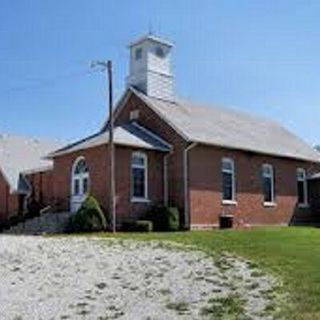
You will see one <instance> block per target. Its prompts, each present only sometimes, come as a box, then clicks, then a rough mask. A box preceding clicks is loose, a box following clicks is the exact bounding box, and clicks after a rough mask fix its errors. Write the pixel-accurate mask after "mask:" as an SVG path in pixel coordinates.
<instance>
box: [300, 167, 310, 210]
mask: <svg viewBox="0 0 320 320" xmlns="http://www.w3.org/2000/svg"><path fill="white" fill-rule="evenodd" d="M300 174H301V176H302V177H301V176H300ZM299 182H303V189H304V199H303V202H301V203H299V202H298V206H299V207H308V206H309V203H308V183H307V174H306V170H305V169H303V168H298V169H297V196H298V201H299V195H298V192H299V189H298V183H299Z"/></svg>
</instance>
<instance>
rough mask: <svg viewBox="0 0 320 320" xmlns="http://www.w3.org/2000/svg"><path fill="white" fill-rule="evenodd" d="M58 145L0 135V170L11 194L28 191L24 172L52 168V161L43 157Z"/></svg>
mask: <svg viewBox="0 0 320 320" xmlns="http://www.w3.org/2000/svg"><path fill="white" fill-rule="evenodd" d="M58 145H59V144H58V143H52V142H44V141H39V140H37V139H32V138H25V137H17V136H11V135H0V170H1V172H2V174H3V176H4V178H5V179H6V180H7V182H8V184H9V186H10V189H11V192H14V191H19V192H20V191H21V192H25V191H26V187H27V185H26V183H25V182H24V181H21V179H22V177H21V174H23V173H24V172H26V171H32V170H47V169H48V168H50V167H52V161H51V160H45V159H43V157H44V156H46V155H47V154H48V153H49V152H50V151H52V150H54V149H56V148H58Z"/></svg>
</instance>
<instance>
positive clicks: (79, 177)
mask: <svg viewBox="0 0 320 320" xmlns="http://www.w3.org/2000/svg"><path fill="white" fill-rule="evenodd" d="M83 160H84V161H85V162H86V159H85V157H83V156H81V157H78V158H77V159H76V160H75V161H74V163H73V166H72V172H71V191H72V195H71V196H72V197H76V196H84V195H88V194H89V192H90V176H89V169H88V171H87V172H85V173H81V174H76V173H75V170H76V168H77V166H78V164H79V162H80V161H83ZM86 163H87V162H86ZM84 179H87V181H88V185H87V192H86V193H83V180H84ZM76 180H78V181H79V193H78V194H75V181H76Z"/></svg>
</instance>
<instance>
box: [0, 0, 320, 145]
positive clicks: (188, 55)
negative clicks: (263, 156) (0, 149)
mask: <svg viewBox="0 0 320 320" xmlns="http://www.w3.org/2000/svg"><path fill="white" fill-rule="evenodd" d="M319 12H320V2H319V1H316V0H315V1H312V0H308V1H303V0H268V1H262V0H241V1H240V0H220V1H215V0H174V1H172V0H170V1H169V0H161V1H153V0H149V1H148V0H136V1H133V0H117V1H107V0H91V1H87V0H86V1H85V0H68V1H51V0H48V1H43V0H32V1H29V0H2V1H1V9H0V132H1V133H11V134H19V135H27V136H36V137H40V138H49V139H52V138H58V139H62V140H68V141H69V140H74V139H77V138H80V137H83V136H84V135H87V134H90V133H93V132H94V131H96V130H97V129H99V128H100V127H101V124H102V123H103V122H104V120H105V118H106V116H107V113H106V104H105V97H106V92H105V77H104V75H103V74H102V73H97V72H96V73H89V72H88V71H90V69H89V64H90V61H91V60H95V59H112V60H113V62H114V70H115V75H114V76H115V95H116V96H117V97H118V96H119V95H120V94H121V93H122V91H123V90H124V79H125V76H126V75H127V68H128V49H127V47H126V46H127V44H128V43H130V42H131V41H132V40H134V39H136V38H137V37H139V36H141V35H142V34H144V33H146V32H147V31H148V28H149V25H152V29H153V31H154V32H155V33H156V34H157V35H161V36H164V37H165V38H168V39H170V40H172V41H173V42H174V43H175V44H176V47H175V52H174V70H175V75H176V83H177V92H178V93H179V95H180V96H183V97H185V98H189V99H192V100H196V101H200V102H204V103H208V104H216V105H225V106H231V107H234V108H237V109H239V110H243V111H246V112H250V113H253V114H257V115H262V116H266V117H269V118H272V119H276V120H278V121H280V122H282V123H283V124H284V125H285V126H286V127H287V128H289V129H290V130H292V131H293V132H295V133H296V134H298V135H300V136H301V137H302V138H304V139H305V140H306V141H308V142H309V143H311V144H315V143H318V142H320V112H319V106H320V58H319V57H320V41H319V39H320V20H319Z"/></svg>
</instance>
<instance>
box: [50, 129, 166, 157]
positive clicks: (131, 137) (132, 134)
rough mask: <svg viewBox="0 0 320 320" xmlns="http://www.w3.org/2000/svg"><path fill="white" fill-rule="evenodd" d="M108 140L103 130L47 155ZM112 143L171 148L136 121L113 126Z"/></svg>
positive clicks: (52, 155)
mask: <svg viewBox="0 0 320 320" xmlns="http://www.w3.org/2000/svg"><path fill="white" fill-rule="evenodd" d="M108 141H109V132H108V131H107V130H105V131H103V132H99V133H97V134H94V135H92V136H89V137H87V138H85V139H83V140H80V141H77V142H75V143H73V144H70V145H67V146H66V147H64V148H62V149H59V150H56V151H54V152H52V153H51V154H49V155H48V157H49V158H54V157H57V156H60V155H63V154H67V153H71V152H75V151H79V150H84V149H88V148H92V147H96V146H99V145H102V144H107V143H108ZM114 143H115V144H117V145H123V146H130V147H136V148H142V149H150V150H159V151H165V152H166V151H170V149H171V146H170V145H169V144H168V143H167V142H165V141H164V140H162V139H161V138H160V137H158V136H156V135H154V134H153V133H151V132H150V131H148V130H146V129H145V128H143V127H141V126H140V125H138V124H136V123H130V124H127V125H123V126H118V127H115V128H114Z"/></svg>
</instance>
